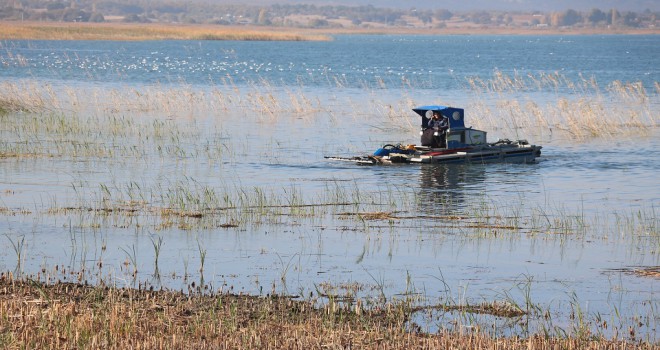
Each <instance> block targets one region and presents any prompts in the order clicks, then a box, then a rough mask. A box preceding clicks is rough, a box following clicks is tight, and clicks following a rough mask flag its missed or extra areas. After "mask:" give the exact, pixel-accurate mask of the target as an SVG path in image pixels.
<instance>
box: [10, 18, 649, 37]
mask: <svg viewBox="0 0 660 350" xmlns="http://www.w3.org/2000/svg"><path fill="white" fill-rule="evenodd" d="M335 34H402V35H406V34H410V35H412V34H429V35H558V34H559V35H603V34H620V35H642V34H660V28H653V29H632V28H552V27H546V28H516V27H474V26H463V27H460V26H457V27H447V28H403V27H374V28H337V29H304V28H287V27H264V26H214V25H183V24H181V25H171V24H156V23H154V24H131V23H53V22H13V21H12V22H7V21H4V22H3V21H0V40H9V39H15V40H17V39H31V40H117V41H139V40H263V41H271V40H273V41H303V40H304V41H324V40H331V35H335Z"/></svg>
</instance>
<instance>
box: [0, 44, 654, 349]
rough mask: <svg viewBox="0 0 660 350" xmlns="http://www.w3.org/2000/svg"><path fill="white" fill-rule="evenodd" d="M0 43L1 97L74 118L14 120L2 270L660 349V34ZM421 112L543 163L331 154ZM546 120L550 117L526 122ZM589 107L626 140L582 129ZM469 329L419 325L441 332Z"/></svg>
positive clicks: (6, 144)
mask: <svg viewBox="0 0 660 350" xmlns="http://www.w3.org/2000/svg"><path fill="white" fill-rule="evenodd" d="M0 48H1V50H0V64H1V67H0V83H1V84H5V85H4V87H3V89H4V94H5V96H11V94H16V95H21V96H22V95H29V96H41V98H42V99H43V100H44V101H51V102H52V106H49V109H52V110H53V111H54V113H49V112H46V113H37V114H33V113H14V114H9V115H5V116H0V134H1V135H2V140H3V141H2V143H0V147H1V148H0V155H1V154H7V155H9V156H2V157H0V232H2V233H3V235H4V237H0V270H2V271H14V270H15V269H16V267H17V262H18V257H17V255H18V254H17V253H18V252H20V253H21V264H20V270H21V271H22V272H23V273H25V274H30V275H35V274H38V273H39V274H41V278H46V277H44V276H46V275H47V276H50V277H51V278H52V279H54V280H57V279H63V278H67V280H76V279H77V278H80V279H82V280H89V281H91V282H94V281H97V280H98V279H100V278H103V279H104V280H106V281H108V280H111V281H113V283H116V284H118V285H137V284H142V285H147V286H156V287H161V286H163V287H166V288H173V289H182V290H188V288H190V286H191V283H192V282H193V281H194V282H196V285H199V284H200V282H201V284H202V285H207V286H208V287H209V288H211V289H213V290H225V291H227V290H232V291H235V292H239V291H240V292H246V293H251V294H260V293H262V294H266V293H270V292H271V291H275V292H278V293H289V294H294V295H301V296H308V295H309V294H310V293H311V294H314V295H318V294H319V291H320V292H324V293H338V294H351V293H355V294H356V295H357V297H360V298H376V299H377V298H379V297H382V296H384V297H385V298H386V299H387V300H393V299H402V298H406V297H407V298H414V297H418V296H423V297H424V299H423V300H420V301H419V302H420V303H421V304H424V305H433V304H438V303H440V304H445V303H450V304H451V303H454V304H466V303H470V304H475V303H481V302H493V301H499V302H502V301H507V302H513V303H516V304H518V305H523V306H525V305H527V306H529V305H537V306H538V307H539V309H540V310H542V311H543V312H540V313H539V314H543V313H544V312H545V311H546V310H548V312H549V315H551V316H550V317H543V316H542V315H540V316H539V315H537V316H538V317H533V318H532V319H531V320H520V319H516V320H514V321H513V322H512V321H511V320H509V319H498V318H490V317H489V316H483V317H484V318H485V320H483V322H494V323H496V324H498V325H499V326H498V327H497V331H498V332H502V333H504V334H520V333H527V332H532V333H534V332H541V331H542V330H544V329H555V328H554V327H559V328H561V329H564V330H566V331H567V332H569V333H572V334H575V333H576V332H577V331H578V329H579V327H578V326H576V323H577V321H575V317H572V316H575V314H576V313H584V314H585V315H586V319H587V320H588V321H587V322H586V327H588V328H589V329H591V330H592V331H593V332H602V333H604V334H606V335H608V336H612V337H619V338H622V337H630V334H628V329H629V327H631V326H632V327H634V329H635V330H636V334H637V335H636V336H637V337H649V338H652V339H655V333H656V332H657V327H658V322H659V321H660V316H659V315H658V313H657V310H658V308H659V307H660V303H658V300H659V298H658V294H657V293H658V288H659V287H660V284H659V283H658V281H659V277H657V268H658V266H659V265H660V263H659V261H660V255H659V252H660V233H659V232H658V218H657V206H658V204H659V203H660V195H659V193H660V191H659V190H658V188H659V181H658V179H657V174H658V171H659V170H660V161H659V160H658V157H657V156H656V154H657V151H658V150H659V149H660V141H659V140H660V137H659V136H660V133H659V131H658V128H657V121H658V111H659V110H660V108H659V107H660V99H659V96H658V81H660V65H658V62H657V57H660V37H658V36H380V35H375V36H338V37H336V38H335V40H333V41H330V42H291V43H289V42H207V41H203V42H192V41H190V42H187V41H166V42H159V41H156V42H138V43H123V42H85V41H79V42H50V41H5V42H1V43H0ZM502 76H503V77H504V78H513V79H512V80H514V81H518V82H517V83H516V82H514V83H512V85H502V81H505V80H506V79H504V80H502V79H500V78H498V77H502ZM480 82H486V84H484V85H479V84H480ZM521 82H524V83H521ZM636 82H639V85H634V84H633V83H636ZM8 86H9V87H8ZM475 86H481V87H482V89H479V88H476V87H475ZM617 86H624V88H623V90H620V89H619V90H618V89H617ZM634 86H641V88H642V90H643V91H644V94H643V96H641V97H640V95H639V94H636V93H635V91H636V90H633V89H632V88H631V87H634ZM512 87H515V88H512ZM12 88H13V89H14V90H12ZM425 104H447V105H453V106H457V107H464V108H466V119H467V124H469V125H474V126H475V127H479V128H483V129H484V130H487V131H489V134H488V137H489V140H491V141H494V140H495V139H496V138H498V137H508V138H526V139H528V140H529V141H530V142H531V143H534V144H539V145H542V146H543V147H544V148H543V155H542V157H541V158H540V159H539V161H538V162H537V163H535V164H525V165H510V164H490V165H472V166H410V165H406V166H390V167H387V166H374V167H361V166H356V165H354V164H352V163H341V162H339V163H338V162H331V161H327V160H325V159H324V158H323V157H324V156H326V155H342V156H346V155H358V154H367V153H371V152H373V151H374V150H375V149H376V148H378V147H379V146H380V145H382V144H385V143H398V142H402V143H415V142H418V134H417V132H418V127H417V125H418V122H419V121H418V120H417V118H416V115H415V114H414V113H413V112H412V111H410V108H412V107H414V106H416V105H425ZM533 105H536V106H538V107H539V109H540V110H541V112H542V113H541V115H552V121H551V122H550V124H549V125H545V124H544V125H541V124H536V121H537V120H540V119H533V118H529V119H525V118H528V116H529V115H531V114H533V113H532V111H533V110H534V108H533V107H530V106H533ZM561 105H568V106H569V108H567V109H559V107H556V106H561ZM518 109H522V112H519V111H518ZM593 110H596V111H599V112H602V115H603V117H602V118H603V120H604V121H607V123H608V125H609V126H608V128H609V127H610V126H611V125H612V124H616V125H619V124H620V125H619V126H617V127H615V128H614V129H608V130H614V131H608V132H607V133H605V132H604V133H602V134H599V133H598V132H596V133H593V132H592V133H591V135H588V136H585V135H583V134H581V130H584V129H587V128H589V127H590V126H589V125H587V124H584V125H582V124H579V123H580V119H581V118H587V117H590V116H591V115H592V114H591V113H592V111H593ZM613 114H615V115H617V116H616V117H612V115H613ZM489 115H490V116H489ZM548 118H550V117H548ZM627 118H629V119H630V120H628V119H627ZM633 119H634V120H633ZM596 120H599V119H598V118H597V119H596ZM633 121H638V122H639V123H640V124H641V125H643V126H641V127H639V126H637V127H633V126H630V125H631V124H632V123H633ZM576 122H577V124H578V126H577V127H572V126H571V125H569V124H570V123H576ZM522 124H525V125H522ZM572 128H573V129H572ZM598 128H599V126H597V127H596V130H598ZM603 128H604V126H603ZM15 154H19V155H22V156H13V155H15ZM166 209H172V210H178V211H177V212H176V213H177V215H169V214H167V213H165V212H166ZM191 213H192V214H195V213H200V215H199V216H196V215H192V214H191ZM180 214H184V215H180ZM188 214H191V215H188ZM357 214H361V215H357ZM370 214H371V216H370ZM375 214H380V215H381V216H377V215H375ZM385 214H386V215H385ZM187 215H188V216H187ZM200 216H201V217H200ZM158 242H161V245H160V246H159V245H158ZM157 248H158V249H157ZM156 252H158V257H157V258H156ZM155 261H157V262H158V264H157V268H156V266H155ZM99 263H101V264H99ZM134 267H136V268H137V274H136V276H133V271H134ZM202 267H203V269H201V268H202ZM654 269H655V270H654ZM83 270H84V271H85V273H84V274H80V275H79V274H78V273H79V272H80V271H83ZM200 270H202V271H200ZM72 271H73V272H75V274H73V275H72V274H70V273H71V272H72ZM635 271H638V272H639V271H642V272H644V271H651V272H652V271H656V275H655V277H654V276H653V275H652V274H651V273H649V274H640V273H634V272H635ZM79 276H80V277H79ZM134 277H135V279H134ZM532 309H533V308H532ZM537 313H538V312H537ZM464 317H465V315H460V314H458V315H450V317H448V316H446V315H445V316H442V315H440V316H439V315H438V314H434V315H432V316H424V315H420V316H419V319H416V320H415V321H416V322H418V323H420V324H421V325H423V327H424V328H425V329H428V330H430V331H433V330H435V329H437V328H442V327H452V325H454V326H455V325H456V324H457V323H452V322H450V321H451V320H454V319H458V320H459V322H458V324H463V325H465V324H467V323H469V322H468V320H465V319H464ZM479 317H481V316H478V317H477V316H475V319H478V318H479ZM603 321H607V323H608V324H610V325H611V326H610V327H606V328H603V327H602V323H603Z"/></svg>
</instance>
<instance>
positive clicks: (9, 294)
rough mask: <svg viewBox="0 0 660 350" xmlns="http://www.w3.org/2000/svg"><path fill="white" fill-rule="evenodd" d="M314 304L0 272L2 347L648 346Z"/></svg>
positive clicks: (399, 309) (647, 346) (395, 309)
mask: <svg viewBox="0 0 660 350" xmlns="http://www.w3.org/2000/svg"><path fill="white" fill-rule="evenodd" d="M386 310H388V309H386V308H383V309H378V310H371V311H367V310H361V311H358V312H356V309H355V308H352V309H350V310H349V309H346V308H341V307H340V308H334V307H321V308H314V307H312V306H311V304H310V302H306V301H295V300H292V299H291V298H288V297H283V296H245V295H235V294H224V293H220V294H215V295H194V296H190V295H186V294H183V293H180V292H172V291H146V290H135V289H123V288H122V289H119V288H110V287H91V286H84V285H80V284H71V283H56V284H54V285H46V284H42V283H39V282H35V281H32V280H16V279H13V278H12V277H11V275H10V274H2V277H0V348H3V349H24V348H37V349H48V348H57V349H74V348H75V349H83V348H104V349H120V348H121V349H125V348H134V349H139V348H141V349H145V348H146V349H154V348H166V349H183V348H186V349H192V348H194V349H209V348H213V349H257V348H258V349H321V348H323V349H326V348H327V349H346V348H356V349H376V348H377V349H495V348H501V349H504V348H505V349H558V348H559V349H654V348H656V349H657V347H656V345H654V344H648V343H632V342H614V341H609V340H604V339H571V338H569V339H565V338H562V339H558V338H544V337H540V336H534V337H530V338H529V339H519V338H508V339H494V338H490V337H488V336H486V335H483V334H479V333H464V334H458V333H452V332H441V333H439V334H424V333H415V332H407V331H405V324H404V320H405V316H406V314H405V308H403V307H397V306H393V307H392V308H389V311H386Z"/></svg>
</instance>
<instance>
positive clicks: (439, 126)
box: [429, 112, 449, 132]
mask: <svg viewBox="0 0 660 350" xmlns="http://www.w3.org/2000/svg"><path fill="white" fill-rule="evenodd" d="M448 127H449V120H448V119H447V117H445V116H444V115H442V114H440V112H433V117H432V118H431V120H429V128H431V129H434V130H435V131H442V132H444V131H445V130H447V128H448Z"/></svg>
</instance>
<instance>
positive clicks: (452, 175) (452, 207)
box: [419, 164, 487, 215]
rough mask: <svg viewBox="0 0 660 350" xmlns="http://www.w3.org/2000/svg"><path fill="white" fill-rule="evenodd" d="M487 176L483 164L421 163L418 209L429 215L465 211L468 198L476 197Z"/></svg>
mask: <svg viewBox="0 0 660 350" xmlns="http://www.w3.org/2000/svg"><path fill="white" fill-rule="evenodd" d="M486 174H487V173H486V168H485V167H484V166H483V165H465V164H422V165H421V166H420V169H419V197H420V205H419V210H420V211H421V212H423V213H425V214H428V215H451V214H455V213H456V211H459V210H462V209H464V208H465V205H466V201H469V200H466V197H467V196H476V195H477V194H476V192H478V189H481V188H483V182H484V181H486ZM475 189H477V190H475Z"/></svg>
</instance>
